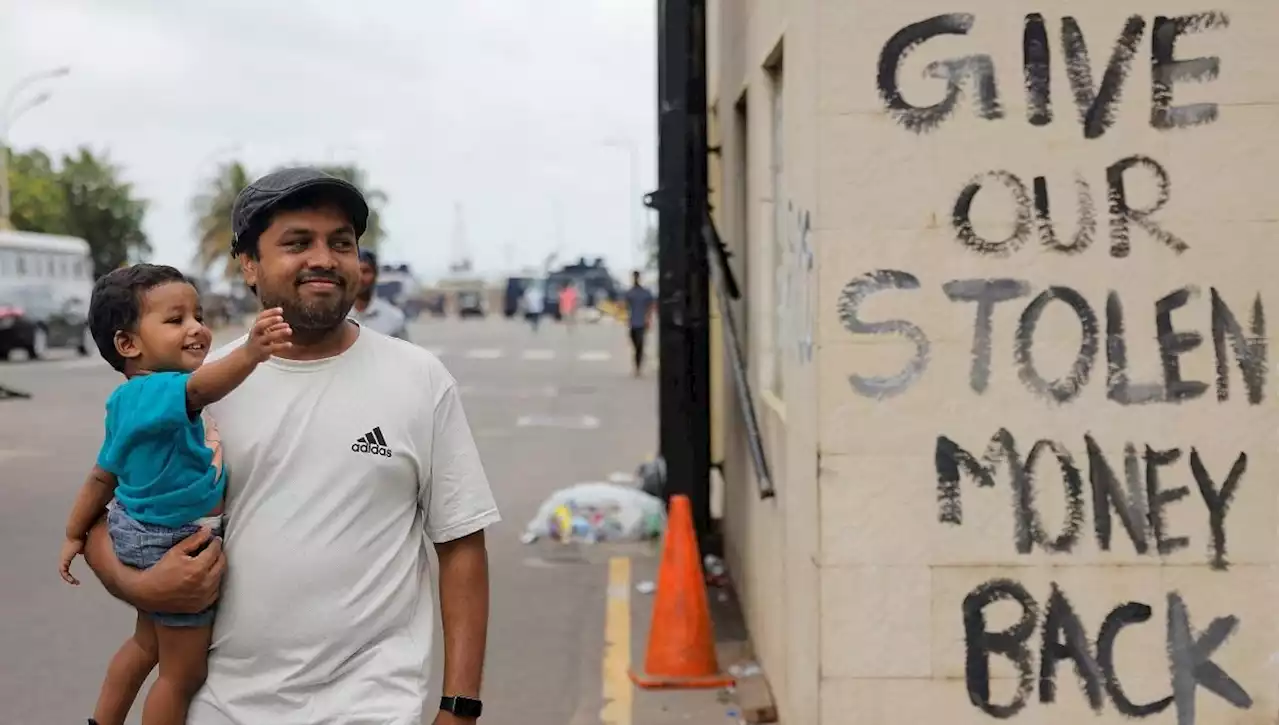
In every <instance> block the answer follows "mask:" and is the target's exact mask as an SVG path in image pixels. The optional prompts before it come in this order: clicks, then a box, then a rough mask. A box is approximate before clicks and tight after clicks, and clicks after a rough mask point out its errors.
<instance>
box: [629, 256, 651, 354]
mask: <svg viewBox="0 0 1280 725" xmlns="http://www.w3.org/2000/svg"><path fill="white" fill-rule="evenodd" d="M626 300H627V322H628V325H629V327H630V330H631V348H632V350H633V351H634V352H635V376H636V377H637V378H638V377H640V371H641V368H643V366H644V338H645V335H646V334H647V333H648V332H649V320H650V318H651V317H652V315H653V303H654V298H653V293H652V292H650V291H649V290H648V289H646V288H645V287H644V285H642V284H640V272H638V271H637V272H632V273H631V289H629V290H627V294H626Z"/></svg>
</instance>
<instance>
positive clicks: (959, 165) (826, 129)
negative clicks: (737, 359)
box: [709, 0, 1280, 725]
mask: <svg viewBox="0 0 1280 725" xmlns="http://www.w3.org/2000/svg"><path fill="white" fill-rule="evenodd" d="M1037 12H1039V13H1042V14H1043V17H1042V18H1041V17H1038V16H1035V15H1032V16H1031V17H1030V18H1029V14H1034V13H1037ZM1276 14H1277V12H1276V4H1275V3H1271V2H1255V1H1253V0H1226V1H1224V2H1219V3H1217V4H1214V5H1196V4H1192V3H1188V2H1184V1H1182V0H1170V1H1169V2H1162V3H1157V2H1149V1H1147V0H1142V1H1126V0H1113V1H1112V2H1107V3H1103V2H1084V3H1073V4H1071V6H1070V7H1065V6H1064V7H1053V8H1050V7H1032V6H1027V5H1026V4H1025V3H1013V2H991V1H988V2H976V3H970V4H968V5H964V6H955V5H951V4H947V3H943V2H940V1H937V0H919V1H917V2H911V3H880V2H870V0H861V1H857V0H814V1H813V2H800V1H798V0H797V1H793V2H786V3H783V2H780V1H778V2H766V1H764V0H760V1H756V2H751V1H744V2H733V3H730V2H722V3H719V4H718V5H717V6H716V17H715V22H714V23H712V24H711V25H710V27H711V32H712V34H713V35H715V36H717V37H716V38H715V39H713V40H712V42H711V47H712V48H713V51H714V54H715V66H714V78H713V80H712V92H711V94H710V96H709V97H710V98H712V99H713V101H714V102H715V106H716V116H717V119H718V122H719V124H720V134H719V138H720V141H721V145H722V148H723V149H724V151H723V152H722V158H721V159H720V163H721V164H722V165H723V167H724V168H723V169H722V172H723V173H722V178H723V179H724V181H723V183H724V187H725V188H724V190H723V191H722V192H720V193H721V194H722V196H723V198H724V200H725V201H724V203H723V204H722V205H721V208H720V209H719V210H718V211H719V213H720V217H719V219H720V226H721V229H722V231H723V232H725V236H726V238H728V239H732V240H733V241H734V243H735V244H739V245H741V249H742V251H743V252H745V256H746V257H747V259H746V260H745V264H746V266H747V268H748V270H749V271H748V278H749V284H748V294H749V296H750V299H749V300H748V302H747V308H748V309H747V313H748V318H749V319H748V324H747V327H748V330H747V334H748V335H749V337H750V338H751V340H752V344H751V361H752V366H753V368H756V369H757V372H758V369H759V368H760V367H761V366H762V365H764V361H765V359H766V358H767V356H768V351H769V349H770V345H771V344H772V342H773V340H772V338H771V337H770V334H771V331H772V332H773V333H774V337H778V338H779V339H780V341H781V343H782V344H783V345H785V346H787V347H788V348H794V349H789V350H788V351H787V352H786V355H785V357H786V362H785V364H784V367H783V377H784V385H783V387H784V390H785V395H784V396H783V397H782V398H780V399H779V398H775V396H773V395H772V394H771V393H769V392H768V388H769V386H768V385H767V384H766V382H765V381H762V380H760V379H758V377H756V376H755V375H753V384H754V385H755V386H756V390H757V392H758V394H759V395H758V401H759V402H758V408H759V410H760V411H761V415H762V418H763V421H762V423H763V426H764V428H765V437H766V440H767V444H768V450H769V453H770V460H771V463H773V464H774V465H775V470H776V478H777V487H778V497H777V499H775V500H773V501H764V502H761V501H759V500H758V499H757V498H756V497H755V493H754V492H755V489H754V481H753V480H752V477H751V472H750V464H749V461H748V459H747V458H746V456H745V453H746V449H745V446H744V444H743V443H742V442H741V440H740V439H741V435H742V432H741V429H740V428H735V426H736V425H737V421H738V416H737V412H736V411H732V412H731V413H729V414H727V415H725V416H724V420H725V435H726V437H725V442H724V450H725V456H726V464H725V465H726V473H727V476H726V494H725V495H726V499H725V512H726V514H725V515H726V524H725V525H726V529H727V534H728V537H729V549H730V565H731V567H732V568H733V570H734V573H735V575H736V576H737V578H738V579H739V582H740V583H741V584H742V589H743V596H744V603H745V607H746V609H747V613H748V619H749V624H750V626H751V627H752V630H753V636H754V637H755V639H756V641H757V645H758V649H759V651H760V656H761V659H762V664H763V666H764V668H765V670H766V672H767V673H768V675H769V676H770V679H771V682H772V684H773V686H774V688H775V694H776V695H777V697H778V699H779V701H780V705H781V709H782V712H783V714H784V718H785V721H786V722H788V723H794V724H796V725H808V724H809V723H821V724H822V725H828V724H839V725H844V724H845V723H871V724H875V725H879V724H881V723H916V722H926V721H933V720H936V719H937V718H938V717H939V716H945V717H946V718H947V721H948V722H953V723H959V724H962V723H969V722H974V723H977V722H989V721H992V720H994V719H1009V720H1013V721H1018V722H1023V723H1062V722H1076V721H1079V720H1083V719H1085V718H1090V719H1091V721H1096V722H1101V723H1119V722H1125V721H1127V719H1128V716H1138V717H1141V718H1143V719H1146V720H1148V721H1150V722H1156V723H1178V725H1189V724H1190V723H1195V722H1200V723H1270V722H1275V721H1276V718H1277V696H1276V684H1275V683H1276V681H1277V675H1278V673H1277V655H1276V646H1277V645H1276V642H1277V634H1278V633H1277V614H1276V606H1277V598H1278V592H1277V567H1276V564H1277V547H1276V541H1277V513H1276V511H1277V506H1278V505H1280V501H1278V500H1277V499H1278V497H1277V485H1276V481H1277V448H1276V438H1277V424H1276V420H1277V406H1276V402H1275V401H1276V398H1275V395H1276V389H1275V384H1276V376H1275V372H1274V370H1275V358H1276V354H1275V343H1276V322H1275V320H1276V316H1277V311H1276V309H1275V303H1276V298H1277V278H1276V272H1275V270H1276V267H1277V242H1276V239H1277V228H1276V218H1277V215H1276V199H1277V184H1276V166H1275V159H1276V155H1277V141H1276V134H1277V106H1276V101H1277V90H1276V89H1277V72H1276V64H1275V61H1274V58H1275V51H1276V41H1277V31H1276V27H1277V17H1276ZM1041 29H1043V30H1041ZM779 42H781V45H782V47H783V48H784V51H783V57H784V77H785V98H784V110H785V129H784V134H783V138H784V140H785V150H784V155H785V159H786V163H785V181H784V188H785V190H786V196H785V202H786V203H788V204H789V205H791V208H792V209H795V210H799V211H800V212H801V214H800V215H798V216H797V217H796V218H797V219H800V220H803V219H806V218H807V225H806V224H804V222H803V221H801V222H799V223H797V224H796V225H795V226H794V227H793V229H795V230H796V231H795V232H794V233H791V234H784V238H783V239H782V240H781V241H782V248H783V250H784V251H783V253H782V254H781V255H780V257H779V259H780V260H781V272H780V276H781V278H782V279H783V280H785V281H786V282H791V281H792V280H796V283H795V284H790V285H788V284H785V283H784V284H777V283H772V282H771V280H770V275H772V274H774V273H775V272H776V271H777V270H778V267H774V268H771V265H770V260H771V259H773V258H771V257H770V256H769V255H770V254H771V253H772V248H771V247H770V246H769V245H770V244H772V243H773V240H774V238H775V237H776V236H777V233H776V232H775V231H774V226H773V218H772V207H773V204H774V203H775V200H773V199H771V198H769V197H768V193H769V192H768V189H769V188H770V186H769V178H770V177H769V168H768V159H769V146H768V138H769V133H768V127H769V122H770V119H769V116H768V110H767V108H768V106H767V103H766V102H765V100H764V99H765V98H766V97H767V93H766V91H767V88H768V82H769V79H768V75H767V74H766V72H765V71H764V70H763V67H764V66H766V65H767V64H768V62H769V59H770V54H771V53H773V52H774V49H775V48H776V47H777V46H778V45H779ZM1198 58H1203V59H1206V60H1199V61H1197V60H1196V59H1198ZM1024 59H1029V61H1030V62H1029V63H1024ZM1178 61H1191V62H1190V63H1181V64H1178ZM1024 66H1029V70H1028V69H1027V68H1025V67H1024ZM1213 71H1216V74H1215V73H1214V72H1213ZM1215 75H1216V77H1214V76H1215ZM1153 77H1154V78H1155V79H1156V82H1155V83H1153ZM1161 78H1171V79H1172V96H1171V97H1170V96H1169V95H1168V94H1165V93H1164V92H1163V91H1162V89H1161V83H1160V82H1159V80H1160V79H1161ZM1045 79H1047V82H1046V80H1045ZM1153 85H1154V86H1155V88H1156V90H1155V91H1154V92H1153ZM743 88H745V89H746V93H747V99H748V114H747V119H748V124H747V125H748V137H749V154H748V156H749V159H748V163H747V164H746V166H747V168H746V171H745V182H746V189H747V193H746V194H745V199H746V203H747V205H748V208H747V209H746V213H745V214H741V213H739V210H736V209H735V208H734V204H733V203H732V199H733V198H734V197H735V194H734V191H733V190H732V189H731V187H733V185H734V183H735V178H734V177H735V173H734V172H735V169H737V168H739V167H737V166H735V165H734V164H735V163H736V162H735V158H734V153H735V149H736V145H735V134H737V133H739V132H740V129H737V128H736V125H735V123H734V122H733V121H732V120H729V119H732V118H733V116H734V113H733V108H734V104H735V102H736V101H737V100H738V95H739V94H740V92H741V91H742V89H743ZM1192 104H1201V105H1192ZM1082 107H1083V108H1082ZM805 213H807V216H805ZM740 219H745V220H746V224H745V226H743V225H742V224H740V223H739V220H740ZM810 262H811V263H812V265H813V271H812V279H810V278H809V276H808V275H807V274H806V273H805V272H804V271H803V270H805V269H807V266H808V264H809V263H810ZM814 280H816V283H814ZM779 288H781V289H782V290H783V291H782V292H777V290H778V289H779ZM797 289H809V290H811V291H812V294H813V298H812V299H809V298H807V297H806V295H805V294H802V293H798V292H796V291H795V290H797ZM779 303H781V304H779ZM810 304H812V307H810V306H809V305H810ZM779 308H781V309H782V310H783V311H784V312H785V313H787V314H789V315H790V317H787V318H786V319H787V323H786V324H784V325H782V326H781V328H782V333H781V334H780V335H778V334H776V333H777V328H778V327H779V326H778V325H776V324H775V323H774V321H773V320H772V318H771V317H770V315H772V314H774V312H775V311H776V310H778V309H779ZM814 318H816V322H814V326H813V328H812V334H813V336H814V337H813V341H814V343H815V344H814V345H813V346H812V347H809V346H807V345H806V336H807V334H808V329H809V328H808V324H807V323H809V322H811V321H813V320H814ZM726 388H728V386H726ZM731 394H732V391H731V389H728V390H726V391H722V394H721V395H722V402H726V404H729V403H728V402H727V401H724V400H723V397H725V396H729V395H731ZM1046 643H1047V644H1046ZM1046 653H1048V656H1049V662H1048V663H1047V664H1046V662H1045V654H1046ZM1208 661H1211V662H1212V663H1214V665H1216V667H1217V668H1220V669H1215V668H1214V666H1211V665H1206V664H1205V662H1208ZM1080 673H1083V674H1080ZM926 718H927V720H926Z"/></svg>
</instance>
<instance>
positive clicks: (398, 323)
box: [347, 297, 409, 340]
mask: <svg viewBox="0 0 1280 725" xmlns="http://www.w3.org/2000/svg"><path fill="white" fill-rule="evenodd" d="M347 317H350V318H351V319H353V320H355V321H356V322H359V323H360V325H361V326H362V327H367V328H369V329H372V330H377V331H378V332H381V333H382V334H384V335H390V336H391V337H398V338H400V339H402V340H404V339H408V337H409V335H408V332H407V330H405V317H404V312H401V311H400V308H399V307H396V306H395V305H393V304H391V303H390V302H387V301H386V300H384V299H382V298H381V297H374V298H372V299H370V300H369V304H368V305H367V306H366V307H365V308H364V311H363V312H361V311H359V310H357V309H356V308H355V306H354V305H352V307H351V311H350V312H348V313H347Z"/></svg>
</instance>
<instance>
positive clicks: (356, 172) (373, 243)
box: [320, 164, 387, 251]
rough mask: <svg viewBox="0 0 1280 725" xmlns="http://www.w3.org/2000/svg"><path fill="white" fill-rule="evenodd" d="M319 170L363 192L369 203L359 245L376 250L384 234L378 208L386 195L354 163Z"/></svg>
mask: <svg viewBox="0 0 1280 725" xmlns="http://www.w3.org/2000/svg"><path fill="white" fill-rule="evenodd" d="M320 170H321V171H323V172H325V173H326V174H332V175H334V176H336V177H338V178H339V179H342V180H343V181H346V182H348V183H350V184H352V185H354V186H355V187H356V188H357V189H359V190H360V192H361V193H363V194H364V198H365V201H366V202H368V204H369V227H368V228H367V229H365V232H364V236H362V237H360V246H361V247H365V248H367V249H372V250H374V251H377V249H378V244H379V243H380V242H382V240H383V238H384V237H385V236H386V230H385V229H383V228H382V217H381V215H380V214H379V210H380V209H381V208H382V205H383V204H385V203H387V195H386V194H385V193H383V192H382V191H381V190H379V189H375V188H373V187H372V186H370V185H369V180H368V174H366V173H365V171H364V169H362V168H360V167H359V166H356V165H355V164H346V165H332V166H321V167H320Z"/></svg>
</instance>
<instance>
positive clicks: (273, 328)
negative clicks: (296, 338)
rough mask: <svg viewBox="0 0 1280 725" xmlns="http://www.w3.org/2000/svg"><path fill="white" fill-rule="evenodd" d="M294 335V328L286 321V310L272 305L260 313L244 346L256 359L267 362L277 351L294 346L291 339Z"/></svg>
mask: <svg viewBox="0 0 1280 725" xmlns="http://www.w3.org/2000/svg"><path fill="white" fill-rule="evenodd" d="M292 335H293V329H292V328H290V327H289V323H287V322H285V321H284V310H282V309H280V308H279V307H272V308H271V309H269V310H263V311H262V314H260V315H258V319H257V320H256V321H255V322H254V323H253V329H252V330H250V331H249V338H248V339H247V340H245V341H244V347H245V350H246V351H247V352H248V353H249V357H250V358H252V359H253V360H254V361H256V362H265V361H266V360H267V358H269V357H271V356H272V355H274V354H276V353H277V352H281V351H283V350H288V349H289V348H290V347H292V345H293V343H292V342H290V341H289V338H290V336H292Z"/></svg>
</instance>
